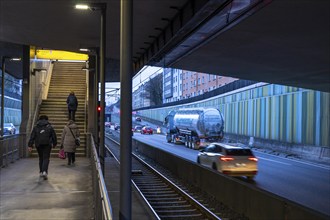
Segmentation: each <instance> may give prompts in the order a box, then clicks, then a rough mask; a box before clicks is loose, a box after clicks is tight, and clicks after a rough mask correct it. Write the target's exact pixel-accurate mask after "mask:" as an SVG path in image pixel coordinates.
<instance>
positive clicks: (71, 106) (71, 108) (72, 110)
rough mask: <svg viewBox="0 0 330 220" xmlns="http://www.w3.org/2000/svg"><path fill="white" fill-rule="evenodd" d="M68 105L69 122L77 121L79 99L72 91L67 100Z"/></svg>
mask: <svg viewBox="0 0 330 220" xmlns="http://www.w3.org/2000/svg"><path fill="white" fill-rule="evenodd" d="M66 104H67V105H68V112H69V120H73V121H75V115H76V111H77V108H78V99H77V97H76V96H75V94H74V91H71V92H70V94H69V96H68V98H67V99H66Z"/></svg>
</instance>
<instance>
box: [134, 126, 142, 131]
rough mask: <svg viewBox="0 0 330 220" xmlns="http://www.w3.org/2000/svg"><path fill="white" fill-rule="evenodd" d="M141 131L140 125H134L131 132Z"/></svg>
mask: <svg viewBox="0 0 330 220" xmlns="http://www.w3.org/2000/svg"><path fill="white" fill-rule="evenodd" d="M141 130H142V126H141V125H136V126H135V127H134V128H133V131H134V132H141Z"/></svg>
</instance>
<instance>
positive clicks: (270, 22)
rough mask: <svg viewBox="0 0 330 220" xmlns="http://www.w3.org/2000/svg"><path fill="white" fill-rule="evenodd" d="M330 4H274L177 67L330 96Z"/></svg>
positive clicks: (278, 1) (175, 64) (204, 45)
mask: <svg viewBox="0 0 330 220" xmlns="http://www.w3.org/2000/svg"><path fill="white" fill-rule="evenodd" d="M329 16H330V1H322V0H319V1H313V0H301V1H284V0H283V1H282V0H274V1H272V2H271V3H270V4H269V5H266V6H265V7H264V8H262V10H258V11H256V12H255V13H254V14H253V15H252V16H249V17H247V18H246V19H244V20H242V21H241V22H239V23H238V24H237V25H234V26H233V27H232V28H230V29H228V30H225V31H223V32H220V33H218V34H217V35H215V36H212V37H211V39H206V40H205V41H204V42H202V43H201V44H200V45H198V46H196V47H195V48H193V49H192V50H191V51H189V52H187V53H186V54H184V55H183V56H182V57H181V58H179V59H176V60H175V61H173V63H172V64H171V66H172V67H175V68H180V69H187V70H193V71H201V72H206V73H213V74H217V75H226V76H232V77H237V78H241V79H250V80H256V81H263V82H270V83H275V84H276V83H277V84H282V85H290V86H296V87H303V88H310V89H314V90H320V91H326V92H330V70H329V66H330V63H329V62H330V56H329V52H330V44H329V42H330V41H329V39H330V38H329V37H330V36H329V35H330V34H329V32H330V29H329V27H330V24H329V23H330V17H329Z"/></svg>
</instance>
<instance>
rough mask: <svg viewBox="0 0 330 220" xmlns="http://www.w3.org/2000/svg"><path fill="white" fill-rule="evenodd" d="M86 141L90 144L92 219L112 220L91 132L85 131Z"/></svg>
mask: <svg viewBox="0 0 330 220" xmlns="http://www.w3.org/2000/svg"><path fill="white" fill-rule="evenodd" d="M87 141H88V144H89V145H90V151H91V156H90V160H91V164H92V182H93V189H94V195H93V200H94V201H93V204H94V219H100V220H103V219H105V220H112V219H113V218H112V208H111V204H110V199H109V196H108V191H107V189H106V186H105V182H104V177H103V174H102V169H101V164H100V161H99V158H98V154H97V151H96V147H95V144H94V139H93V136H92V135H91V133H87Z"/></svg>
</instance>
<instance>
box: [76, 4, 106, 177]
mask: <svg viewBox="0 0 330 220" xmlns="http://www.w3.org/2000/svg"><path fill="white" fill-rule="evenodd" d="M76 9H82V10H87V9H90V10H92V11H96V10H100V11H101V39H100V51H99V52H100V84H101V98H100V107H101V111H100V134H99V135H100V146H99V157H100V164H101V169H102V173H103V175H104V158H105V148H104V111H105V104H104V103H105V48H106V44H105V43H106V9H107V4H106V3H92V4H90V5H76Z"/></svg>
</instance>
